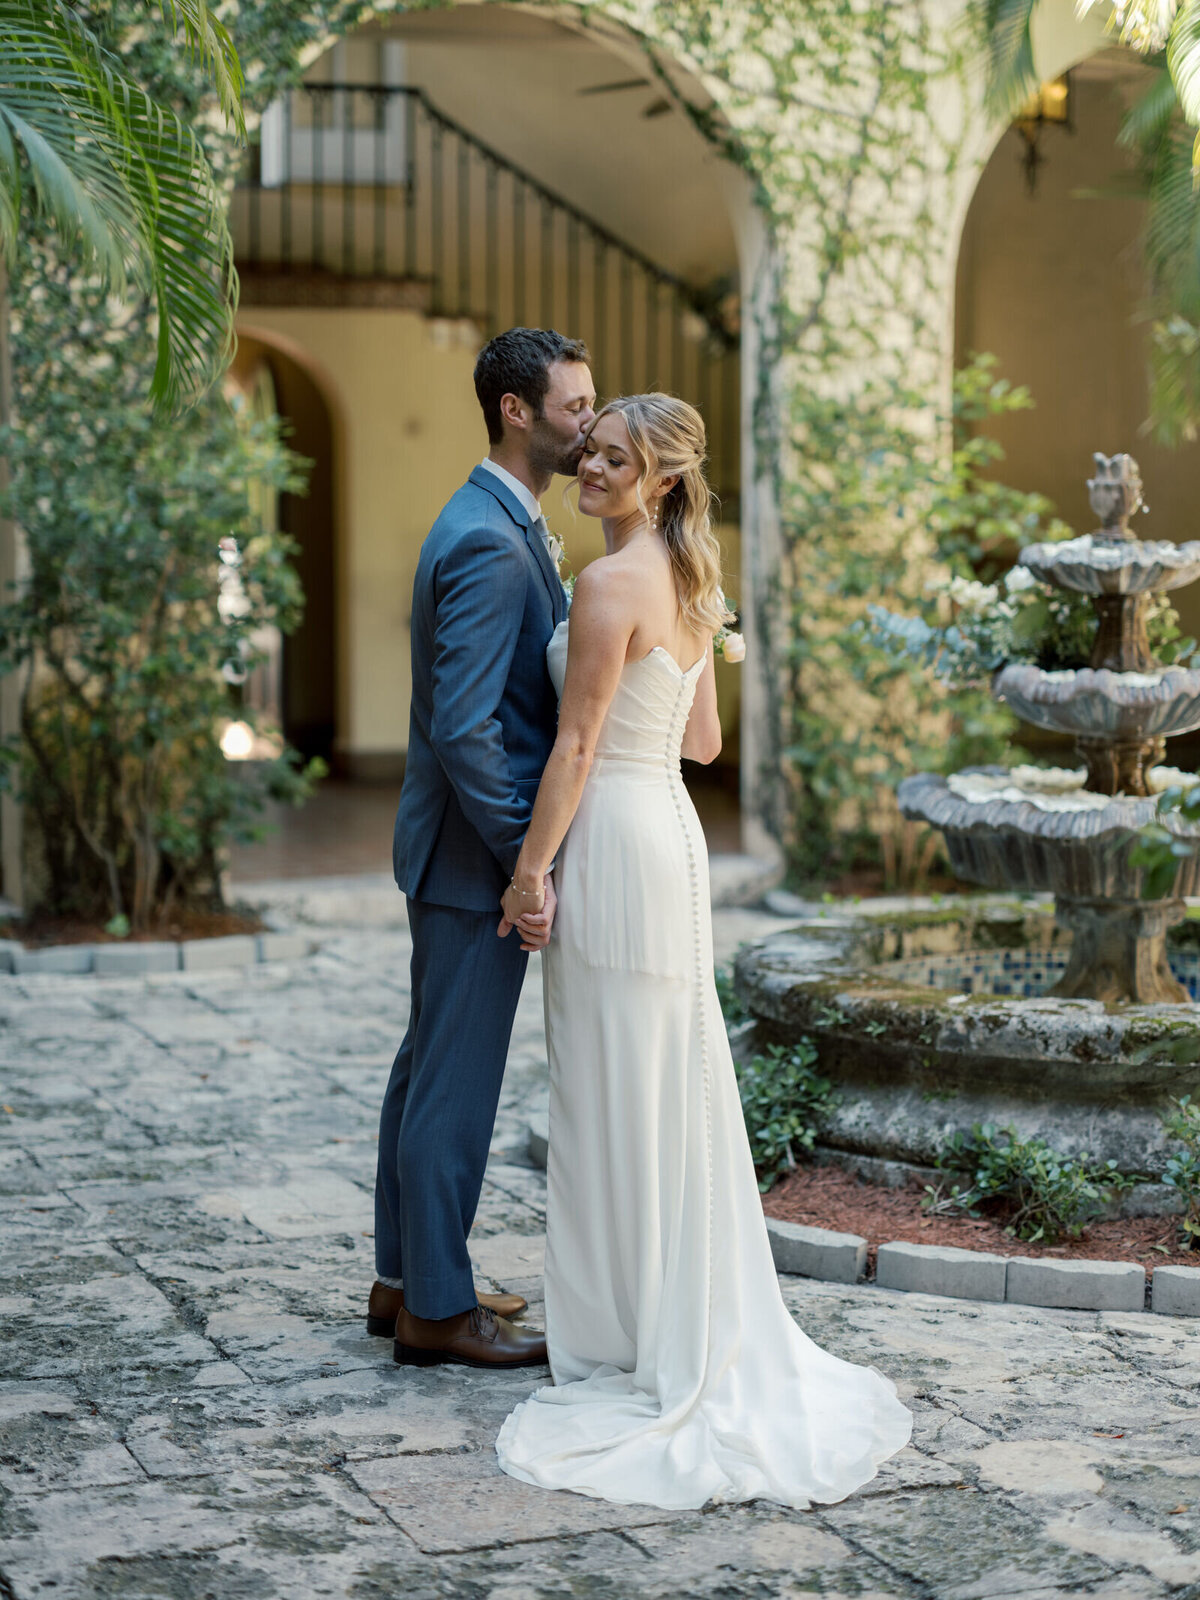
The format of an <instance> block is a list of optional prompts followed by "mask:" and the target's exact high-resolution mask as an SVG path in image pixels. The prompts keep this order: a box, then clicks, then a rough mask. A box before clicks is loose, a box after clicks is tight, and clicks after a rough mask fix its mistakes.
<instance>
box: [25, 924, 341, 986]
mask: <svg viewBox="0 0 1200 1600" xmlns="http://www.w3.org/2000/svg"><path fill="white" fill-rule="evenodd" d="M315 948H316V945H315V944H314V942H313V940H312V939H310V938H308V937H307V936H306V935H305V934H302V933H238V934H231V935H229V936H227V937H225V938H221V939H172V940H164V941H162V942H161V943H151V942H150V941H146V942H131V943H128V944H124V943H120V944H118V943H113V944H56V945H48V946H46V948H45V949H42V950H27V949H26V948H25V946H24V945H23V944H21V943H20V941H19V940H16V939H3V940H0V977H17V978H20V977H24V976H26V974H30V973H37V974H43V975H44V974H55V975H61V976H82V975H85V974H87V973H94V974H95V976H96V977H108V978H134V977H143V976H145V975H146V974H148V973H152V972H213V971H217V970H219V969H221V968H225V967H253V966H257V965H258V963H259V962H260V961H299V960H301V959H302V958H303V957H304V956H307V955H311V954H312V952H313V950H314V949H315Z"/></svg>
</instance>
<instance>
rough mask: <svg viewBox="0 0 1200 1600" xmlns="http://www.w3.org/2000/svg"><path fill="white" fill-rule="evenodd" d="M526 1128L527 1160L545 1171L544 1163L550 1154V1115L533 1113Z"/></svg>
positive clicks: (543, 1112)
mask: <svg viewBox="0 0 1200 1600" xmlns="http://www.w3.org/2000/svg"><path fill="white" fill-rule="evenodd" d="M527 1128H528V1136H529V1137H528V1150H529V1159H530V1161H532V1162H533V1164H534V1166H535V1167H540V1168H541V1170H542V1171H543V1172H545V1170H546V1161H547V1159H548V1158H549V1154H550V1115H549V1112H546V1111H538V1112H535V1113H534V1115H533V1116H532V1117H530V1119H529V1122H528V1124H527Z"/></svg>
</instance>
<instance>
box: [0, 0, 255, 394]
mask: <svg viewBox="0 0 1200 1600" xmlns="http://www.w3.org/2000/svg"><path fill="white" fill-rule="evenodd" d="M0 128H2V129H3V130H4V131H3V135H2V136H0V248H3V249H4V250H5V252H6V254H9V255H11V253H12V248H13V245H14V243H15V239H16V233H17V228H18V226H19V219H20V216H21V214H22V206H23V203H24V193H23V190H24V188H25V187H26V186H27V187H28V189H29V190H31V191H32V204H33V209H34V211H35V212H37V213H40V214H42V215H45V216H48V217H49V218H50V219H51V220H52V221H53V223H54V225H55V227H56V229H57V231H58V233H59V234H60V236H61V237H62V239H63V241H64V243H65V245H66V246H67V247H68V248H69V249H70V250H71V251H73V252H74V253H75V255H76V256H77V258H78V259H79V260H81V262H82V263H83V264H84V265H85V267H89V268H91V269H93V270H95V271H97V272H98V273H100V274H101V276H102V277H103V278H104V279H105V280H106V281H107V282H109V283H111V284H112V285H113V286H114V287H117V288H119V287H121V286H122V285H123V284H124V282H125V279H126V274H127V273H128V274H129V275H130V276H132V277H134V278H135V279H136V280H137V281H139V282H140V283H141V284H142V285H143V286H144V287H145V288H146V290H147V291H148V292H149V293H150V294H151V295H153V297H154V300H155V302H156V305H157V308H158V313H159V349H158V363H157V366H156V368H155V373H154V379H153V384H152V391H151V392H152V395H153V397H154V398H155V400H156V401H157V402H158V403H160V404H162V405H164V406H167V407H170V408H173V409H178V408H181V407H184V406H186V405H187V404H188V403H190V401H191V400H193V399H194V398H195V397H196V396H197V395H199V394H200V393H202V392H203V391H204V389H206V388H207V387H208V386H209V384H210V383H211V382H212V380H213V378H214V377H215V376H216V375H217V373H218V372H219V371H220V369H221V366H222V364H223V362H224V360H225V358H226V356H227V354H228V349H229V343H230V338H231V327H232V297H233V293H234V289H235V283H236V280H235V277H234V273H233V250H232V241H231V239H230V235H229V228H228V223H227V220H226V215H225V206H224V202H223V197H222V195H221V193H220V191H219V189H218V187H217V183H216V180H215V178H214V176H213V172H212V169H211V167H210V166H209V163H208V160H207V158H206V157H205V155H204V151H203V149H202V148H201V146H200V144H199V143H198V141H197V140H196V138H195V136H194V135H193V134H192V133H191V131H190V130H189V129H188V128H187V127H185V126H184V124H183V123H182V122H181V121H180V119H179V118H178V117H177V116H175V114H174V113H173V112H171V111H170V110H168V109H166V108H164V107H163V106H160V105H158V104H157V103H156V102H155V101H154V100H152V99H151V98H150V96H148V95H147V94H145V93H144V92H143V91H142V90H141V89H139V88H137V87H136V85H134V84H131V83H130V82H129V81H128V79H127V78H125V77H124V75H123V74H122V73H121V71H120V69H119V67H118V66H117V65H116V63H115V62H113V61H112V60H111V59H110V58H108V57H106V56H105V54H104V52H103V51H102V50H101V49H100V47H99V45H98V44H97V42H96V40H95V38H94V36H92V35H91V34H89V33H88V32H87V30H86V29H84V28H83V27H82V25H81V24H79V23H78V21H77V20H76V19H74V18H73V17H70V16H66V17H64V12H63V9H62V8H61V7H54V8H51V7H48V6H43V5H37V4H34V3H32V0H0ZM24 175H27V180H28V181H27V185H25V184H24V183H23V176H24Z"/></svg>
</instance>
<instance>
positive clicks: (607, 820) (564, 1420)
mask: <svg viewBox="0 0 1200 1600" xmlns="http://www.w3.org/2000/svg"><path fill="white" fill-rule="evenodd" d="M566 654H567V624H566V623H562V624H560V626H559V628H558V630H557V631H556V633H555V635H554V638H553V639H552V640H551V642H550V646H549V652H548V656H549V666H550V671H551V675H552V677H553V679H554V682H555V685H556V687H557V688H558V691H559V694H560V695H561V693H562V683H563V676H564V673H565V670H566ZM703 670H704V658H703V657H702V658H701V660H700V661H698V662H696V664H695V665H694V666H692V667H691V668H689V669H688V670H687V671H686V672H685V671H682V670H681V669H680V668H679V666H678V665H677V663H676V662H675V661H674V660H673V659H672V658H671V656H670V655H669V654H668V653H667V652H666V651H665V650H662V649H656V650H654V651H652V652H651V653H650V654H649V655H648V656H646V657H644V658H643V659H642V660H640V661H634V662H630V663H628V664H627V665H626V666H625V668H624V670H623V672H622V674H621V679H620V683H619V685H618V688H617V692H616V695H615V696H614V698H613V701H612V705H611V707H610V709H609V712H608V715H607V718H606V720H605V722H604V726H603V729H602V731H601V735H600V740H599V744H598V746H597V750H596V758H595V761H594V764H593V766H592V770H591V773H590V775H589V777H588V781H587V784H586V786H585V788H584V792H583V799H582V801H581V803H580V806H579V810H578V812H577V814H576V816H575V820H574V821H573V822H572V824H571V828H570V832H569V833H568V835H567V839H566V842H565V843H564V845H563V847H562V849H561V850H560V852H559V856H558V867H557V885H558V895H559V907H558V914H557V920H556V922H555V927H554V936H553V938H552V940H551V943H550V945H549V948H548V949H547V951H546V953H545V956H544V957H543V960H544V962H545V994H546V1035H547V1042H548V1047H549V1055H550V1157H549V1168H548V1174H547V1176H548V1183H549V1201H548V1210H547V1234H546V1335H547V1341H548V1344H549V1351H550V1367H551V1371H552V1373H553V1375H554V1387H552V1388H543V1389H539V1390H538V1391H537V1393H536V1394H534V1395H533V1396H532V1397H531V1398H530V1399H528V1400H526V1401H524V1402H523V1403H522V1404H521V1405H519V1406H518V1407H517V1408H516V1410H515V1411H514V1412H513V1413H512V1415H511V1416H510V1417H508V1419H507V1420H506V1421H505V1423H504V1425H503V1427H502V1428H501V1430H500V1435H499V1438H498V1439H497V1443H496V1451H497V1455H498V1457H499V1460H500V1465H501V1466H502V1467H503V1468H504V1470H505V1471H506V1472H509V1473H511V1474H512V1475H513V1476H514V1477H516V1478H521V1479H524V1480H525V1481H526V1482H527V1483H534V1484H540V1485H542V1486H543V1487H545V1488H548V1489H573V1490H575V1491H577V1492H578V1493H580V1494H587V1495H594V1496H597V1497H598V1498H600V1499H604V1500H613V1501H619V1502H622V1503H626V1504H647V1505H654V1506H663V1507H667V1508H681V1507H698V1506H702V1505H704V1504H705V1503H706V1502H707V1501H736V1500H750V1499H754V1498H756V1497H760V1496H761V1497H763V1498H765V1499H768V1500H774V1501H779V1502H781V1503H783V1504H785V1505H790V1506H797V1507H804V1506H807V1505H808V1504H809V1503H810V1502H812V1501H821V1502H826V1503H828V1502H831V1501H835V1500H840V1499H842V1498H843V1497H844V1496H845V1495H848V1494H850V1493H851V1492H852V1491H853V1490H854V1489H857V1488H858V1487H859V1486H860V1485H861V1484H864V1483H866V1482H867V1480H868V1479H870V1478H871V1477H873V1476H874V1474H875V1472H876V1470H877V1469H878V1467H879V1464H880V1463H881V1462H882V1461H884V1460H885V1459H886V1458H887V1457H888V1456H890V1455H892V1454H893V1453H894V1452H895V1451H897V1450H900V1449H901V1448H902V1447H903V1446H904V1445H905V1444H906V1443H907V1442H908V1438H909V1433H910V1430H911V1425H912V1424H911V1418H910V1416H909V1413H908V1411H907V1410H906V1409H905V1408H904V1406H902V1405H901V1403H900V1401H899V1400H898V1399H897V1398H896V1392H895V1389H894V1387H893V1385H892V1384H891V1383H890V1382H889V1381H888V1379H886V1378H884V1377H882V1376H881V1375H880V1374H879V1373H878V1372H876V1371H874V1369H872V1368H867V1367H857V1366H853V1365H851V1364H850V1363H849V1362H846V1361H840V1360H838V1359H837V1358H836V1357H835V1356H831V1355H828V1354H826V1352H825V1351H823V1350H821V1349H819V1348H818V1347H817V1346H816V1345H815V1344H813V1342H812V1341H811V1340H810V1339H808V1338H807V1337H806V1336H805V1335H804V1334H803V1333H801V1331H800V1329H799V1328H798V1327H797V1326H796V1325H795V1323H794V1322H793V1321H792V1319H791V1317H790V1315H789V1314H788V1311H787V1308H786V1306H785V1305H784V1303H783V1299H782V1296H781V1295H780V1292H779V1284H778V1281H777V1279H776V1276H775V1268H774V1265H773V1263H772V1260H771V1251H770V1245H769V1243H768V1240H767V1232H766V1225H765V1223H764V1220H763V1213H762V1204H761V1200H760V1197H759V1193H758V1186H757V1183H756V1181H755V1175H754V1168H753V1164H752V1162H751V1157H750V1148H749V1144H748V1142H747V1139H746V1132H745V1125H744V1123H743V1121H742V1112H741V1105H740V1103H739V1100H738V1091H737V1083H736V1079H735V1077H734V1070H733V1061H732V1058H731V1056H730V1052H729V1045H728V1041H727V1039H726V1035H725V1027H724V1022H723V1019H722V1016H721V1009H720V1006H719V1004H718V1001H717V994H716V988H715V985H714V981H713V956H712V924H711V920H710V911H709V889H708V858H707V854H706V851H705V844H704V836H703V834H702V832H701V829H700V823H699V820H698V819H697V816H696V812H695V810H694V808H693V806H692V803H691V801H690V799H689V798H688V795H687V792H686V790H685V789H684V786H683V781H682V779H681V777H680V773H679V749H680V744H681V741H682V739H683V732H684V727H685V725H686V723H687V718H688V712H689V710H690V709H691V704H692V698H693V695H694V694H695V689H696V684H697V681H698V680H699V677H700V674H701V673H702V671H703Z"/></svg>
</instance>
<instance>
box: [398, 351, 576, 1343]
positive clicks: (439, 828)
mask: <svg viewBox="0 0 1200 1600" xmlns="http://www.w3.org/2000/svg"><path fill="white" fill-rule="evenodd" d="M587 363H588V353H587V350H586V348H585V347H584V345H583V344H581V343H580V342H579V341H578V340H575V339H566V338H564V337H563V335H562V334H560V333H554V332H551V331H549V330H547V329H543V328H511V329H510V330H509V331H508V332H507V333H502V334H500V335H498V337H496V338H495V339H492V340H491V341H490V343H488V344H486V345H485V346H484V348H483V350H482V351H481V353H480V356H479V360H478V361H477V363H476V365H475V392H476V394H477V395H478V397H479V404H480V406H481V407H482V408H483V417H484V421H485V423H486V424H487V433H488V440H489V444H490V448H489V451H488V455H487V458H486V459H485V460H484V461H482V462H481V463H480V465H479V466H477V467H476V468H475V470H474V471H473V472H472V473H471V476H470V477H469V478H468V479H467V482H466V483H465V484H464V485H463V487H462V488H461V489H459V490H458V492H457V494H455V495H454V496H453V497H452V499H451V500H450V501H449V503H448V504H447V505H446V506H445V508H444V509H443V511H442V513H441V515H440V516H439V517H438V519H437V521H436V522H435V523H434V525H433V528H432V530H431V532H430V534H429V537H428V538H427V539H426V541H425V543H424V545H423V546H422V548H421V556H420V560H419V562H418V564H417V575H416V579H415V581H414V584H413V606H412V715H411V721H410V727H409V740H408V760H407V768H406V771H405V775H404V788H403V790H402V792H401V795H400V809H399V811H398V813H397V815H396V832H395V839H394V843H393V848H392V860H393V866H394V869H395V875H396V882H397V883H398V884H399V886H400V888H401V889H402V890H403V891H404V893H405V895H406V896H407V897H408V921H409V927H410V928H411V930H412V944H413V954H412V1007H411V1011H410V1015H409V1023H408V1032H407V1033H406V1034H405V1036H404V1042H403V1044H402V1045H401V1046H400V1050H399V1053H398V1054H397V1056H396V1060H395V1063H394V1064H393V1066H392V1075H391V1079H390V1081H389V1083H388V1087H387V1093H386V1095H385V1096H384V1101H383V1111H382V1114H381V1116H380V1121H379V1166H378V1171H377V1174H376V1181H375V1262H376V1271H377V1272H378V1274H379V1276H378V1279H377V1281H376V1282H375V1284H374V1286H373V1287H372V1289H371V1297H370V1304H369V1308H368V1315H367V1328H368V1331H369V1332H371V1333H376V1334H386V1335H389V1336H392V1337H394V1340H395V1343H394V1345H393V1354H394V1356H395V1359H396V1360H397V1361H400V1362H409V1363H413V1364H416V1365H419V1366H429V1365H432V1364H434V1363H435V1362H441V1361H454V1362H459V1363H463V1364H465V1365H467V1366H477V1367H523V1366H536V1365H540V1364H541V1363H543V1362H544V1361H545V1360H546V1341H545V1338H544V1337H543V1336H542V1335H541V1334H539V1333H536V1332H535V1331H533V1330H531V1329H528V1328H521V1327H517V1326H514V1324H513V1323H511V1322H509V1321H508V1320H507V1317H510V1316H514V1315H516V1313H517V1312H519V1311H522V1310H524V1308H525V1302H524V1301H523V1300H522V1299H521V1298H520V1297H519V1296H517V1295H485V1294H481V1295H478V1296H477V1294H476V1290H475V1282H474V1278H473V1276H472V1272H471V1258H470V1254H469V1252H468V1249H467V1235H468V1234H469V1232H470V1230H471V1223H472V1221H473V1219H474V1216H475V1208H476V1206H477V1204H478V1202H479V1191H480V1188H481V1187H482V1184H483V1174H484V1168H485V1166H486V1165H487V1155H488V1146H489V1144H490V1142H491V1136H492V1129H493V1126H494V1124H495V1120H496V1107H497V1104H498V1102H499V1097H500V1083H501V1079H502V1078H503V1076H504V1062H505V1057H506V1056H507V1053H508V1041H509V1036H510V1034H511V1033H512V1024H513V1017H514V1015H515V1013H516V1009H517V1000H518V997H519V996H520V992H521V982H522V979H523V978H524V976H525V967H526V964H527V961H528V954H527V952H528V951H530V950H532V949H539V948H541V947H542V946H544V945H545V944H546V942H547V940H548V939H549V936H550V924H551V922H552V920H553V914H554V890H553V886H552V884H551V882H550V879H549V878H547V879H546V885H545V904H544V906H543V907H540V908H539V907H536V906H533V905H531V907H530V911H531V913H534V915H533V916H531V917H530V918H527V919H522V931H523V933H524V942H522V943H518V941H517V940H516V939H514V938H507V939H500V938H497V936H496V929H497V919H498V915H499V905H500V897H501V895H502V893H503V892H504V889H505V887H506V885H507V884H508V883H509V882H510V880H511V878H512V874H513V868H514V866H515V865H516V860H517V852H518V850H519V849H520V845H521V840H522V838H523V837H524V835H525V831H526V829H527V828H528V826H529V819H530V816H531V814H532V811H533V801H534V797H535V796H536V794H537V787H538V781H539V779H540V778H541V775H542V768H543V767H544V766H545V764H546V759H547V757H548V756H549V754H550V748H551V746H552V745H553V743H554V735H555V728H556V722H557V713H558V706H557V701H556V698H555V693H554V687H553V685H552V684H551V682H550V678H549V674H548V673H547V670H546V659H545V656H546V646H547V644H548V643H549V641H550V636H551V634H552V633H553V632H554V629H555V627H556V626H557V624H558V623H559V622H560V621H561V620H562V619H563V617H564V616H565V615H566V597H565V594H564V592H563V588H562V585H561V583H560V581H559V577H558V572H557V569H556V567H555V565H554V562H553V560H552V559H551V555H550V549H549V541H550V534H549V530H548V529H547V527H546V523H545V520H544V519H543V517H542V514H541V507H540V505H539V504H538V501H539V499H540V497H541V496H542V495H543V494H544V493H545V492H546V490H547V489H548V488H549V487H550V480H551V477H552V476H553V474H554V473H556V472H559V473H570V474H572V475H573V474H574V472H575V468H576V465H577V463H578V461H579V457H580V454H581V453H582V450H583V441H584V436H585V434H586V432H587V429H588V428H589V427H590V426H591V424H592V422H593V421H594V419H595V399H596V393H595V389H594V387H593V385H592V377H591V373H590V372H589V371H588V366H587ZM539 912H540V915H537V913H539ZM530 930H533V931H530Z"/></svg>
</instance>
